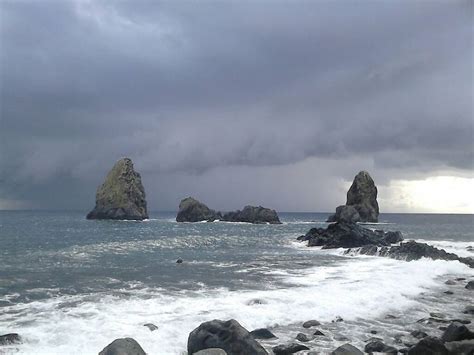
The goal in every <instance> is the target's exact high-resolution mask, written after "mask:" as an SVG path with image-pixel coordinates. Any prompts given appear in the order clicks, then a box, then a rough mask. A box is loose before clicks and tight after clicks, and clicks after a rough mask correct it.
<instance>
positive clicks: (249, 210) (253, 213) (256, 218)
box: [222, 206, 281, 224]
mask: <svg viewBox="0 0 474 355" xmlns="http://www.w3.org/2000/svg"><path fill="white" fill-rule="evenodd" d="M222 220H224V221H226V222H247V223H254V224H263V223H270V224H281V222H280V219H279V218H278V214H277V213H276V211H275V210H272V209H269V208H265V207H262V206H258V207H255V206H245V207H244V209H243V210H242V211H240V210H239V211H233V212H227V213H225V214H224V215H223V216H222Z"/></svg>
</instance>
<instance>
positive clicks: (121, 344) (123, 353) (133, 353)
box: [99, 338, 146, 355]
mask: <svg viewBox="0 0 474 355" xmlns="http://www.w3.org/2000/svg"><path fill="white" fill-rule="evenodd" d="M99 355H146V353H145V351H144V350H143V349H142V347H141V346H140V344H138V343H137V341H136V340H135V339H132V338H122V339H116V340H114V341H113V342H111V343H110V344H109V345H107V346H106V347H105V348H104V349H103V350H102V351H101V352H100V353H99Z"/></svg>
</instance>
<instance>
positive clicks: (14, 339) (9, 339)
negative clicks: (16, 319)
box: [0, 333, 21, 353]
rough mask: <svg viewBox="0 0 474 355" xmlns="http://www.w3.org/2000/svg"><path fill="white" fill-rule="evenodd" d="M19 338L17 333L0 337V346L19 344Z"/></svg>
mask: <svg viewBox="0 0 474 355" xmlns="http://www.w3.org/2000/svg"><path fill="white" fill-rule="evenodd" d="M20 343H21V337H20V335H19V334H17V333H9V334H4V335H0V345H10V344H20ZM0 353H1V352H0Z"/></svg>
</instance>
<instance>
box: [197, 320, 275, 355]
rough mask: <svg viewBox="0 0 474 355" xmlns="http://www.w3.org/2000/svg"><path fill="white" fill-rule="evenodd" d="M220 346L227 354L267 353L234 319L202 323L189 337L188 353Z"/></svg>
mask: <svg viewBox="0 0 474 355" xmlns="http://www.w3.org/2000/svg"><path fill="white" fill-rule="evenodd" d="M208 348H220V349H223V350H224V351H225V352H226V353H227V354H229V355H232V354H255V355H266V354H267V352H266V350H265V349H264V348H263V347H262V346H261V345H260V344H259V343H258V342H257V341H256V340H255V339H254V338H253V337H252V336H251V335H250V333H249V332H248V331H247V330H246V329H245V328H244V327H242V326H241V325H240V324H239V322H237V321H236V320H234V319H231V320H228V321H221V320H217V319H215V320H212V321H209V322H205V323H202V324H201V325H200V326H199V327H197V328H196V329H194V330H193V331H192V332H191V333H190V334H189V337H188V354H194V353H195V352H198V351H199V350H203V349H208Z"/></svg>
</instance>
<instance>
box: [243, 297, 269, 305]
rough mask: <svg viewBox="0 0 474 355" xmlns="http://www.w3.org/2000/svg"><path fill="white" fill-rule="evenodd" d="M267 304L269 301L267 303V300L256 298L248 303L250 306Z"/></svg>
mask: <svg viewBox="0 0 474 355" xmlns="http://www.w3.org/2000/svg"><path fill="white" fill-rule="evenodd" d="M266 303H267V301H265V300H261V299H259V298H254V299H252V300H250V301H248V302H247V305H248V306H253V305H257V304H266Z"/></svg>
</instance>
